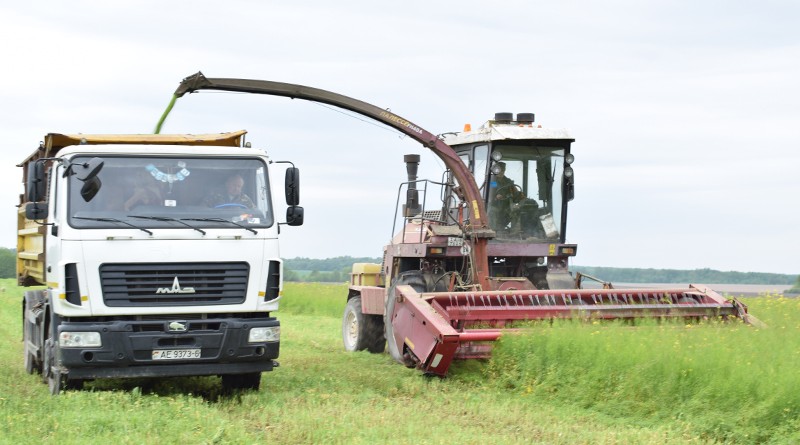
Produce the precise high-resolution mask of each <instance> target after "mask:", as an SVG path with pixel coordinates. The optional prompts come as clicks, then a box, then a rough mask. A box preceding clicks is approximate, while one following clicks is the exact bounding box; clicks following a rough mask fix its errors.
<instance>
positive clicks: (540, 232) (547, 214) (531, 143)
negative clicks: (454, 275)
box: [444, 113, 577, 290]
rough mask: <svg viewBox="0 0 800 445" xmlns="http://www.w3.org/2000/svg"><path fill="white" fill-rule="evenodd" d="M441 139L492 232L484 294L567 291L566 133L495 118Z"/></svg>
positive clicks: (571, 250) (519, 119) (569, 191)
mask: <svg viewBox="0 0 800 445" xmlns="http://www.w3.org/2000/svg"><path fill="white" fill-rule="evenodd" d="M444 141H445V143H447V145H449V146H451V147H452V148H453V150H454V151H455V152H456V154H457V155H458V157H459V158H460V159H461V160H462V161H463V162H464V164H465V165H466V166H467V168H469V170H470V172H471V173H472V175H473V177H474V178H475V182H476V184H478V188H479V190H480V192H481V197H482V199H483V201H484V202H485V208H486V212H487V214H488V218H489V226H490V227H491V229H492V230H493V231H494V237H493V238H492V239H491V240H489V242H488V248H487V250H488V252H487V253H488V254H489V256H490V258H489V260H490V261H489V277H490V280H491V281H492V289H494V290H507V289H550V288H556V289H561V288H570V287H575V285H574V279H573V278H572V277H571V276H570V275H569V273H568V271H567V264H568V259H569V257H570V256H573V255H575V253H576V251H577V246H576V245H574V244H566V229H567V203H568V202H569V201H570V200H572V198H573V197H574V196H575V187H574V172H573V169H572V166H571V164H572V162H573V160H574V156H573V155H572V153H570V146H571V144H572V142H574V139H572V138H571V137H570V135H569V133H568V132H567V131H566V130H550V129H546V128H542V126H541V125H538V124H535V122H534V114H533V113H519V114H517V116H516V119H514V115H513V114H512V113H496V114H495V116H494V119H493V120H490V121H488V122H487V123H486V124H484V125H483V126H481V127H480V128H479V129H477V130H475V131H472V130H471V128H470V126H467V128H466V129H465V131H464V132H461V133H450V134H447V135H445V136H444ZM449 202H455V200H454V199H451V200H449ZM448 212H450V215H449V216H451V217H450V218H448V219H449V221H457V219H456V218H453V217H452V213H453V210H452V209H448ZM446 221H447V220H445V222H446Z"/></svg>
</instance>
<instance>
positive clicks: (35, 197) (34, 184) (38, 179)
mask: <svg viewBox="0 0 800 445" xmlns="http://www.w3.org/2000/svg"><path fill="white" fill-rule="evenodd" d="M45 179H46V177H45V174H44V163H43V162H42V161H34V162H33V163H31V164H28V177H27V180H26V182H25V191H26V192H27V196H26V197H27V198H28V201H30V202H38V201H41V200H43V199H44V193H45V190H44V186H45V184H46V183H47V181H46V180H45ZM29 219H30V218H29Z"/></svg>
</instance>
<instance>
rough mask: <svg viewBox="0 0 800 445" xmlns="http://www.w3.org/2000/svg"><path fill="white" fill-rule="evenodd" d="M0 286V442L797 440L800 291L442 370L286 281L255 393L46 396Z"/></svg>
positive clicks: (543, 333)
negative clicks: (349, 344)
mask: <svg viewBox="0 0 800 445" xmlns="http://www.w3.org/2000/svg"><path fill="white" fill-rule="evenodd" d="M0 287H3V288H4V289H5V291H4V293H3V294H2V295H0V321H2V323H0V332H1V333H2V334H3V337H4V338H6V341H5V342H4V343H3V346H2V348H0V388H2V390H1V391H0V418H1V419H2V422H0V425H1V426H0V443H9V444H27V443H31V444H33V443H35V444H39V443H49V444H56V443H58V444H85V443H115V444H142V443H145V444H150V443H153V444H155V443H158V444H163V443H174V444H177V443H180V444H205V443H208V444H212V443H213V444H251V443H253V444H255V443H268V442H273V443H281V444H292V443H322V444H328V443H347V444H361V443H369V444H381V443H408V444H412V443H413V444H462V443H463V444H473V443H482V444H485V443H543V444H575V443H585V444H596V443H599V444H639V443H656V444H665V443H667V444H670V443H715V442H717V443H719V442H725V443H800V432H799V431H800V374H799V373H798V372H797V371H798V369H800V299H787V298H782V297H780V296H763V297H760V298H757V299H749V300H748V301H747V303H748V304H749V306H750V308H751V312H752V313H754V314H757V315H758V316H759V318H761V319H762V320H763V321H764V322H766V323H768V324H769V327H768V328H766V329H756V328H753V327H749V326H743V325H741V324H737V323H735V324H724V325H720V324H717V323H708V324H705V325H685V324H666V325H657V324H655V323H652V324H650V323H645V324H644V325H639V326H637V327H631V326H625V325H618V324H599V325H593V324H581V323H556V324H555V325H553V326H550V325H547V326H537V327H533V328H531V329H530V330H529V331H527V332H525V333H524V334H521V335H509V336H506V337H504V339H503V340H502V341H501V342H500V343H499V344H498V345H497V347H496V348H495V354H494V357H493V359H491V360H489V361H486V362H475V361H473V362H468V363H458V364H456V366H454V367H453V368H452V369H451V375H450V377H448V378H447V379H438V378H429V377H424V376H422V375H420V374H419V373H417V372H416V371H414V370H409V369H406V368H404V367H403V366H400V365H397V364H395V363H393V362H392V361H391V359H389V358H388V356H387V355H384V354H378V355H375V354H369V353H366V352H365V353H355V354H348V353H345V352H344V351H343V350H342V346H341V340H340V332H339V331H340V316H341V311H342V309H343V307H344V298H345V294H346V287H345V286H343V285H329V284H311V283H308V284H288V285H287V286H286V288H285V292H284V295H285V296H284V300H283V302H282V310H281V311H280V313H279V314H278V315H279V317H280V319H281V323H282V337H283V338H282V345H281V348H282V351H281V359H280V362H281V366H280V368H278V369H276V370H275V371H274V372H271V373H266V374H264V376H263V378H262V383H261V390H260V391H258V392H246V393H241V394H235V395H232V396H231V395H223V394H222V393H221V387H220V383H219V379H217V378H212V377H204V378H174V379H160V380H157V379H149V380H146V379H142V380H117V381H103V382H95V383H89V384H87V385H86V388H85V389H84V390H83V391H78V392H75V391H67V392H65V393H62V394H61V395H60V396H58V397H51V396H50V395H49V392H48V389H47V386H46V385H44V384H42V383H40V379H39V377H38V376H31V375H28V374H26V373H25V371H24V369H23V366H22V342H21V328H20V306H21V305H20V295H21V293H22V290H21V289H18V288H17V287H16V286H15V285H14V282H13V281H12V280H3V281H0Z"/></svg>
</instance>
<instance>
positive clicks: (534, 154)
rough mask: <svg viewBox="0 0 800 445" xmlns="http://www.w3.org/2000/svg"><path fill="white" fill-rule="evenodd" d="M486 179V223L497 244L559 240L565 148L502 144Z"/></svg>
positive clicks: (496, 149)
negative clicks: (495, 234)
mask: <svg viewBox="0 0 800 445" xmlns="http://www.w3.org/2000/svg"><path fill="white" fill-rule="evenodd" d="M495 151H497V152H499V156H498V157H499V158H500V159H501V160H500V161H496V163H495V165H494V169H495V171H497V173H496V174H492V175H491V177H490V179H489V192H488V196H487V207H488V212H489V223H490V224H491V226H492V228H493V229H494V230H495V231H496V232H497V239H498V240H500V241H514V240H525V241H537V240H546V241H558V240H559V238H560V233H561V231H562V224H561V221H562V209H563V205H564V204H563V197H562V182H563V170H564V162H563V161H564V149H563V148H557V147H540V146H536V145H533V144H532V145H512V144H507V145H506V144H503V145H498V146H496V147H495Z"/></svg>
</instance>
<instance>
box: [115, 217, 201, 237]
mask: <svg viewBox="0 0 800 445" xmlns="http://www.w3.org/2000/svg"><path fill="white" fill-rule="evenodd" d="M128 217H130V218H139V219H151V220H153V221H172V222H176V223H179V224H183V225H184V226H186V227H188V228H190V229H194V230H197V231H198V232H200V233H202V234H203V235H205V234H206V231H205V230H203V229H200V228H197V227H195V226H193V225H191V224H188V223H185V222H183V221H182V220H180V219H176V218H170V217H169V216H144V215H128Z"/></svg>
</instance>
